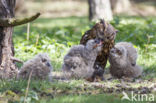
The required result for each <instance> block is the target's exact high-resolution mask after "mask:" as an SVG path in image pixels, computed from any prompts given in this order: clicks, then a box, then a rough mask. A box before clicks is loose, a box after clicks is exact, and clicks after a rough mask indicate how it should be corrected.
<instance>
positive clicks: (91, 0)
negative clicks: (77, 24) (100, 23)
mask: <svg viewBox="0 0 156 103" xmlns="http://www.w3.org/2000/svg"><path fill="white" fill-rule="evenodd" d="M88 4H89V19H90V20H98V19H105V20H112V19H113V16H112V10H111V5H110V1H109V0H88Z"/></svg>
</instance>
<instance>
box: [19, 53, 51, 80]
mask: <svg viewBox="0 0 156 103" xmlns="http://www.w3.org/2000/svg"><path fill="white" fill-rule="evenodd" d="M31 72H32V76H31V77H32V78H37V79H46V77H49V80H51V79H52V77H51V76H52V74H51V72H52V65H51V63H50V58H49V56H48V54H46V53H40V54H38V55H36V56H35V57H34V58H32V59H30V60H28V61H26V62H25V63H24V65H23V66H22V67H21V69H20V70H19V73H18V78H24V79H28V77H29V75H30V73H31Z"/></svg>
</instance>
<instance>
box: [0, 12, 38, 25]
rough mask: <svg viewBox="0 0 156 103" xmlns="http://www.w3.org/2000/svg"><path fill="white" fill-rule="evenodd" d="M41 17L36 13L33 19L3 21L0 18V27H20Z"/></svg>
mask: <svg viewBox="0 0 156 103" xmlns="http://www.w3.org/2000/svg"><path fill="white" fill-rule="evenodd" d="M39 16H40V13H36V14H35V15H33V16H31V17H28V18H23V19H15V18H7V19H1V18H0V26H2V27H9V26H18V25H22V24H26V23H28V22H32V21H34V20H35V19H37V18H38V17H39Z"/></svg>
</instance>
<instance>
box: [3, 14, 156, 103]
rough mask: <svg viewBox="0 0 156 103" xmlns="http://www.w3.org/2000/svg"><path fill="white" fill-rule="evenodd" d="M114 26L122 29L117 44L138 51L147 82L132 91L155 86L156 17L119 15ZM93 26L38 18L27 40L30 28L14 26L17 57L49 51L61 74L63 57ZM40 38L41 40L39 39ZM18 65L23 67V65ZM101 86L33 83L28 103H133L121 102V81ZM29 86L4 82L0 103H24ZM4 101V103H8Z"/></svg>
mask: <svg viewBox="0 0 156 103" xmlns="http://www.w3.org/2000/svg"><path fill="white" fill-rule="evenodd" d="M111 24H112V25H113V26H114V27H115V28H116V29H118V30H119V32H118V35H117V37H116V42H121V41H127V42H132V43H133V44H134V46H135V48H137V49H138V53H139V58H138V61H137V63H138V64H139V65H141V66H142V67H143V69H144V75H143V76H142V79H143V80H145V81H144V82H142V83H131V84H129V85H130V86H131V87H132V88H139V87H141V86H142V87H143V86H145V87H148V86H150V85H152V84H153V83H155V82H156V64H155V62H156V56H155V55H156V52H155V51H156V41H155V40H156V32H155V30H156V18H155V17H147V18H141V17H117V16H116V17H115V18H114V20H113V21H111ZM93 25H94V23H92V22H89V21H88V19H87V17H66V18H51V19H50V18H39V19H38V20H36V21H35V22H33V23H31V28H30V38H29V40H26V34H27V33H26V31H27V25H23V26H19V27H15V30H14V37H13V38H14V46H15V53H16V54H15V56H16V57H17V58H20V59H21V60H23V61H26V60H28V59H30V58H32V57H33V56H34V55H36V54H38V53H40V52H47V53H48V54H49V56H50V58H51V60H52V65H53V67H54V71H60V68H61V65H62V62H63V61H62V60H63V57H64V55H65V54H66V53H67V51H68V50H69V49H70V47H71V46H73V45H77V44H79V41H80V38H81V36H82V35H83V34H84V32H85V31H87V30H88V29H90V28H91V27H92V26H93ZM38 36H39V40H37V37H38ZM37 41H38V42H37ZM18 66H19V67H20V66H21V64H18ZM108 66H109V65H107V67H108ZM100 84H103V85H104V88H103V87H102V88H101V87H100V88H99V87H98V86H96V85H94V84H90V83H88V84H86V82H85V81H84V80H72V81H70V82H67V83H66V82H61V81H60V82H58V81H54V82H53V83H49V82H48V81H40V80H32V81H31V83H30V89H29V93H28V97H27V103H88V102H89V103H95V102H97V103H132V102H130V101H121V96H122V89H121V90H120V92H117V91H119V90H118V88H117V87H116V85H119V84H120V82H119V81H118V80H114V81H105V82H101V83H100ZM26 86H27V81H26V80H18V81H17V80H10V81H5V80H4V81H2V80H1V81H0V97H1V99H0V103H1V101H2V100H3V99H4V101H6V100H8V101H9V103H22V102H23V99H24V94H25V89H26ZM109 90H110V91H109ZM112 90H113V91H112ZM4 101H3V102H2V103H5V102H4ZM133 103H134V102H133ZM137 103H146V102H137ZM153 103H154V102H153Z"/></svg>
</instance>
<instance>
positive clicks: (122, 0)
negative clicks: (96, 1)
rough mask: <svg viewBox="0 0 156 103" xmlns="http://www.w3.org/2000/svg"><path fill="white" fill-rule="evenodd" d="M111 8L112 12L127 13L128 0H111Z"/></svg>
mask: <svg viewBox="0 0 156 103" xmlns="http://www.w3.org/2000/svg"><path fill="white" fill-rule="evenodd" d="M111 8H112V10H113V12H114V13H116V14H119V13H127V12H128V11H129V10H130V8H131V3H130V0H111Z"/></svg>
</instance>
